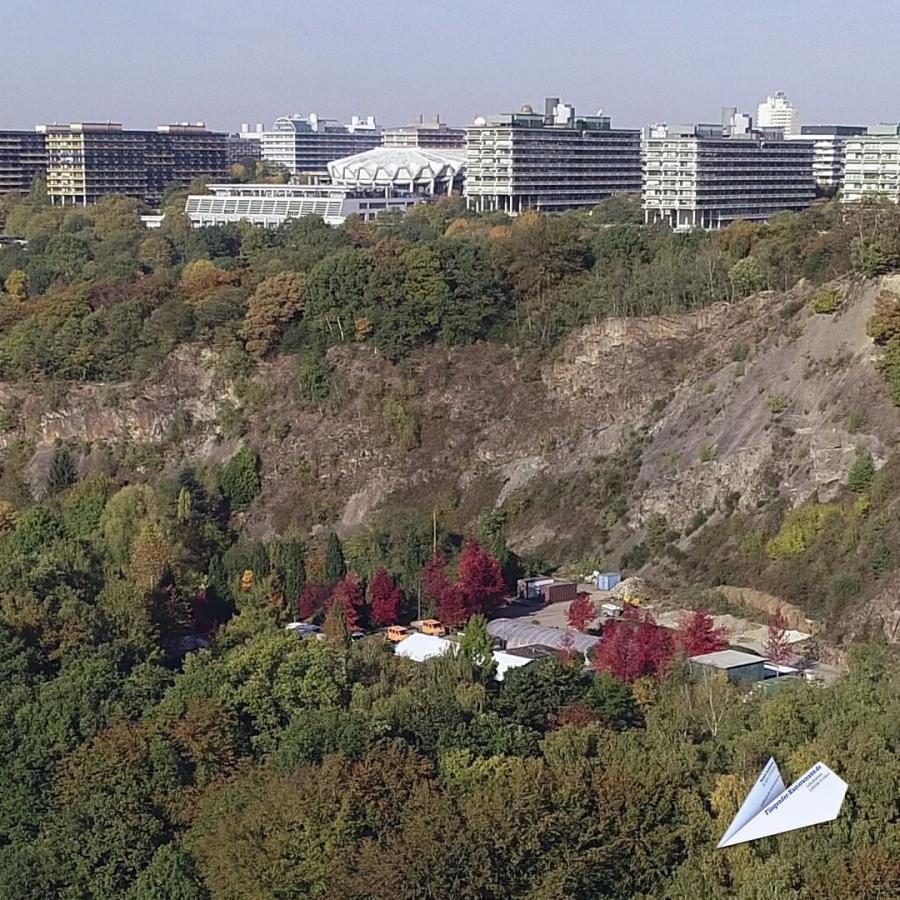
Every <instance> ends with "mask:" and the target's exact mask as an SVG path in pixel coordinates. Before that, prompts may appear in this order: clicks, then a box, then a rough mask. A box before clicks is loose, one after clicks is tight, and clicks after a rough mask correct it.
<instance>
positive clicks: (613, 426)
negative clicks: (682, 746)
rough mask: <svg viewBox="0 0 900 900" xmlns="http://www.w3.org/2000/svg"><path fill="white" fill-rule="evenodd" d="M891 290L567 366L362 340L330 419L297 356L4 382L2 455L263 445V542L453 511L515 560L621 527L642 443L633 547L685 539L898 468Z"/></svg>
mask: <svg viewBox="0 0 900 900" xmlns="http://www.w3.org/2000/svg"><path fill="white" fill-rule="evenodd" d="M883 286H884V285H882V284H879V283H875V282H870V283H856V284H849V283H848V284H844V285H841V286H839V287H840V290H842V291H843V292H844V294H845V295H846V299H845V301H844V303H843V304H842V305H841V307H840V308H839V310H838V312H837V313H836V314H834V315H815V314H813V313H812V312H810V310H809V300H810V295H811V291H810V290H809V289H807V288H805V287H804V286H802V285H801V286H800V287H798V288H797V289H795V291H793V292H792V293H790V294H788V295H782V294H771V293H770V294H762V295H759V296H758V297H756V298H753V299H752V300H750V301H745V302H742V303H740V304H737V305H734V306H732V305H728V304H720V305H717V306H714V307H711V308H708V309H706V310H703V311H702V312H697V313H694V314H689V315H684V316H673V317H666V316H661V317H654V318H646V319H623V320H608V321H605V322H603V323H601V324H599V325H596V326H594V327H590V328H585V329H583V330H581V331H579V332H577V333H574V334H572V335H571V336H570V337H569V338H568V339H567V340H566V341H564V342H563V344H562V345H561V346H560V347H558V348H557V350H556V351H554V353H553V354H552V356H551V357H550V358H546V359H539V358H532V357H530V356H528V355H527V354H526V353H523V352H516V351H513V350H511V349H506V348H500V347H497V346H496V345H487V344H485V345H479V346H474V347H466V348H454V349H449V350H448V349H446V348H434V349H432V350H430V351H427V352H423V353H420V354H416V355H415V356H414V357H413V358H411V359H409V360H407V361H405V363H404V364H403V365H402V366H401V367H395V366H392V365H390V364H389V363H387V362H386V361H385V360H384V359H383V358H381V357H379V356H377V355H375V354H374V353H373V351H372V350H371V348H368V347H365V346H350V345H346V346H342V347H338V348H335V349H333V350H332V351H331V353H330V357H329V361H330V363H331V365H332V368H333V370H334V381H335V390H334V392H333V397H332V399H331V400H329V401H327V402H326V403H325V404H323V405H322V407H321V408H318V407H316V406H309V405H305V404H303V403H302V402H301V399H300V397H299V389H298V379H297V370H296V359H295V358H293V357H283V358H280V359H276V360H273V361H271V362H267V363H265V364H264V365H262V366H261V367H260V368H259V370H258V371H257V372H256V373H255V374H254V375H253V376H252V377H251V378H250V379H249V380H246V379H245V380H244V381H243V382H242V383H235V382H234V381H232V380H230V379H228V378H226V377H224V376H222V375H219V374H217V366H218V361H217V360H216V358H215V357H214V356H213V354H212V353H211V352H210V351H203V350H199V349H197V348H182V349H180V350H179V351H177V352H176V353H174V354H173V355H172V357H171V358H170V359H169V360H168V361H167V363H166V365H164V366H163V367H162V368H161V369H160V371H159V372H157V373H155V374H153V375H150V376H148V378H147V379H146V380H144V381H142V382H140V383H130V384H114V385H80V386H71V387H70V388H68V390H66V391H65V392H64V394H62V393H61V392H60V391H59V390H58V387H56V386H55V387H53V389H52V390H51V389H47V390H36V389H33V388H32V389H28V388H24V387H22V386H20V385H0V407H2V408H3V409H7V410H8V409H10V408H14V409H17V410H18V424H14V423H13V427H11V428H10V429H9V430H8V431H7V432H6V433H5V434H2V435H0V448H6V447H8V446H9V445H10V444H11V443H12V442H13V441H15V440H21V439H23V438H24V439H27V440H28V441H30V442H32V446H33V451H34V454H35V461H36V465H35V466H34V467H32V473H33V477H34V479H35V482H37V481H39V478H40V470H41V466H40V465H39V464H37V463H40V461H41V460H42V459H46V458H47V456H48V455H49V449H50V448H51V447H52V445H53V444H54V442H56V441H60V440H61V441H68V442H71V443H73V444H75V445H77V446H79V447H80V448H81V449H82V451H83V454H84V459H85V460H86V462H85V465H89V464H90V461H91V460H92V459H93V458H94V457H95V456H96V454H97V453H98V452H100V451H111V452H116V451H117V450H118V451H121V448H123V447H125V446H140V447H143V448H150V449H152V450H154V451H155V453H156V454H157V460H156V465H158V466H159V465H161V466H163V467H168V468H171V469H175V468H177V467H178V466H180V465H182V464H183V463H184V462H185V461H189V462H193V463H195V464H200V465H203V464H206V463H219V462H221V461H222V460H224V459H227V457H228V456H229V455H230V454H231V453H233V452H234V451H235V449H236V448H237V447H239V446H240V445H241V444H242V443H249V444H251V445H252V446H254V447H255V448H256V449H257V450H258V451H259V453H260V456H261V458H262V466H263V492H262V494H261V496H260V497H259V498H258V500H257V501H256V503H255V504H254V506H253V508H252V509H251V510H250V512H249V513H248V514H247V518H246V522H245V527H246V528H247V529H248V530H249V531H250V532H251V533H254V534H257V535H266V534H269V533H272V532H273V531H275V530H277V529H279V528H282V527H284V526H286V525H288V524H292V523H296V524H299V525H302V526H304V527H310V526H313V525H315V524H319V523H321V524H331V523H337V525H338V527H339V529H340V530H341V531H343V532H345V533H346V532H351V531H353V530H354V529H356V528H359V527H360V526H363V525H365V524H366V523H367V522H369V521H371V519H372V518H373V516H376V515H379V514H384V513H389V512H390V511H392V510H396V509H398V508H401V507H408V506H412V507H417V508H421V509H428V510H430V509H432V508H433V507H434V506H436V505H440V506H441V508H442V509H452V510H453V515H454V516H455V517H456V518H457V521H462V520H465V519H467V518H468V519H472V518H474V517H475V516H477V515H478V514H479V513H480V512H482V511H484V510H485V509H486V508H490V507H492V506H497V507H501V508H503V509H504V510H505V511H506V512H507V514H508V525H507V528H508V534H509V538H510V542H511V543H512V544H513V546H514V547H516V548H517V549H519V550H521V551H532V552H540V551H541V550H543V549H547V548H552V551H553V554H554V556H555V557H557V558H565V557H566V556H568V557H569V558H572V559H574V558H578V557H579V556H580V555H583V554H585V553H587V552H589V551H590V550H591V547H592V545H593V542H594V540H595V538H594V535H595V532H596V531H598V530H599V529H601V528H603V527H605V522H606V519H607V518H608V517H607V511H606V510H605V509H604V508H603V501H602V499H600V500H598V499H597V498H598V497H600V498H602V497H603V496H604V495H603V493H602V491H601V492H600V493H599V494H598V493H597V479H598V478H599V477H600V475H601V474H602V473H603V472H607V474H608V472H609V465H610V464H609V460H610V459H611V458H613V457H614V456H615V454H617V453H619V452H620V451H621V450H622V448H623V447H625V446H627V445H628V444H629V442H630V441H633V439H634V438H633V436H634V435H635V434H640V435H642V442H641V450H640V454H639V457H635V468H634V471H632V472H630V474H629V476H628V478H627V479H626V480H627V484H624V485H621V484H620V485H619V487H618V488H617V490H618V491H619V493H620V494H622V495H624V503H625V514H624V517H622V521H620V524H619V526H618V528H619V537H620V538H621V540H622V541H623V542H627V540H628V539H629V536H630V535H634V534H637V533H639V532H640V530H641V529H642V528H643V527H644V525H645V524H646V522H647V520H648V519H649V518H650V517H651V516H660V515H661V516H665V518H666V520H667V522H668V523H669V525H670V526H672V527H677V528H681V527H683V526H684V525H685V524H686V523H687V522H688V521H689V520H690V519H691V517H692V516H693V515H694V514H695V513H696V512H697V511H698V510H701V509H708V508H710V507H713V506H716V505H717V504H718V505H721V504H723V503H725V502H728V503H730V504H732V505H733V506H737V507H738V508H745V509H753V508H754V507H755V506H756V504H757V503H758V502H759V501H760V500H761V499H762V498H764V497H766V496H771V495H772V494H773V492H778V493H779V494H781V495H782V496H783V497H786V498H788V499H789V500H790V502H791V503H799V502H801V501H803V500H805V499H807V498H809V497H811V496H813V495H817V496H818V497H819V498H820V499H827V498H828V496H829V495H830V494H832V493H833V492H834V491H835V490H836V488H837V487H838V486H839V485H840V484H841V482H842V481H844V480H845V479H846V475H847V472H848V470H849V468H850V465H851V464H852V460H853V458H854V455H855V453H856V450H857V448H858V447H859V446H865V447H867V448H869V449H870V450H871V452H872V454H873V456H874V458H875V460H876V462H880V461H883V460H884V459H885V458H886V456H887V455H888V454H889V453H890V452H891V451H892V449H894V446H895V443H896V439H897V435H898V425H900V416H898V412H897V410H896V409H895V408H894V407H893V405H892V404H891V402H890V400H889V398H888V397H887V394H886V391H885V388H884V384H883V382H882V379H881V377H880V376H879V375H878V373H877V372H876V371H875V369H874V367H873V365H872V355H873V349H872V345H871V342H870V341H869V339H868V338H867V337H866V334H865V324H866V321H867V319H868V318H869V316H870V315H871V312H872V306H873V303H874V298H875V296H876V294H877V292H878V291H879V290H880V289H881V288H882V287H883ZM887 286H888V287H891V285H890V284H888V285H887ZM604 466H606V468H604ZM137 469H138V471H140V465H137ZM598 473H600V474H598ZM604 477H607V476H604ZM623 522H624V526H623V524H622V523H623Z"/></svg>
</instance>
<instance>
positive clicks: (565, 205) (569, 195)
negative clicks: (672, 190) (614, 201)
mask: <svg viewBox="0 0 900 900" xmlns="http://www.w3.org/2000/svg"><path fill="white" fill-rule="evenodd" d="M466 169H467V170H466V190H465V193H466V200H467V204H468V206H469V208H470V209H477V210H479V211H481V212H484V211H498V212H505V213H508V214H510V215H517V214H518V213H520V212H524V211H526V210H529V209H535V210H540V211H543V212H564V211H565V210H570V209H590V208H591V207H592V206H595V205H596V204H597V203H599V202H600V201H601V200H603V199H604V198H605V197H608V196H610V195H611V194H617V193H637V192H638V191H640V188H641V159H640V132H639V131H637V130H631V129H614V128H612V127H611V125H610V119H609V116H603V115H599V114H598V115H596V116H576V115H575V108H574V107H572V106H568V105H567V104H564V103H560V101H559V98H558V97H548V98H547V100H546V101H545V104H544V112H543V113H535V112H534V110H533V109H532V108H531V107H530V106H524V107H523V108H522V110H521V112H518V113H511V114H507V115H499V116H490V117H487V118H485V117H483V116H479V117H478V118H477V119H475V121H474V123H473V124H472V125H471V126H470V127H469V128H467V129H466Z"/></svg>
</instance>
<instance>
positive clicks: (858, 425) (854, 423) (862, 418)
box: [847, 406, 869, 434]
mask: <svg viewBox="0 0 900 900" xmlns="http://www.w3.org/2000/svg"><path fill="white" fill-rule="evenodd" d="M868 423H869V417H868V415H867V414H866V411H865V410H864V409H860V408H859V407H858V406H857V407H855V408H854V409H851V410H850V412H849V413H847V430H848V431H849V432H851V433H852V434H856V433H857V432H858V431H862V430H863V428H865V427H866V425H867V424H868Z"/></svg>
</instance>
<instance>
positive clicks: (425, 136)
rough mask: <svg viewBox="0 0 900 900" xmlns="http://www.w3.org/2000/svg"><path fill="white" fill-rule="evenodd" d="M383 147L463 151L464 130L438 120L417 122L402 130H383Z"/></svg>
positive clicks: (464, 141)
mask: <svg viewBox="0 0 900 900" xmlns="http://www.w3.org/2000/svg"><path fill="white" fill-rule="evenodd" d="M381 143H382V146H384V147H394V148H397V149H401V148H402V149H408V148H410V147H416V148H423V149H425V150H463V149H464V148H465V146H466V130H465V129H464V128H451V127H450V126H449V125H447V124H446V122H442V121H441V120H440V118H436V119H435V121H434V122H421V121H420V122H419V123H418V124H416V125H405V126H403V127H402V128H385V130H384V132H383V133H382V136H381Z"/></svg>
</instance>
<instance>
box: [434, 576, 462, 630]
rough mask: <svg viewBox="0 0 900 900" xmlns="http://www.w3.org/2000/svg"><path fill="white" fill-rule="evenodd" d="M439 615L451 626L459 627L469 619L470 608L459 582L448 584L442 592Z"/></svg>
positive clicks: (438, 607)
mask: <svg viewBox="0 0 900 900" xmlns="http://www.w3.org/2000/svg"><path fill="white" fill-rule="evenodd" d="M437 616H438V618H439V619H440V620H441V622H443V623H444V625H449V626H450V627H451V628H459V627H460V626H461V625H465V623H466V622H467V621H468V619H469V609H468V607H467V606H466V599H465V597H463V592H462V590H461V589H460V586H459V585H458V584H448V585H447V586H446V587H445V588H444V592H443V593H442V594H441V598H440V600H439V601H438V605H437Z"/></svg>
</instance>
